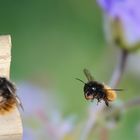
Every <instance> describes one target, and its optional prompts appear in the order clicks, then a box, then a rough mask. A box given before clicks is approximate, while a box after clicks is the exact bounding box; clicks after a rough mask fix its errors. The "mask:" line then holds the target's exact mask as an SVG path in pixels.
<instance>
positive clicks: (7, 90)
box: [0, 77, 23, 115]
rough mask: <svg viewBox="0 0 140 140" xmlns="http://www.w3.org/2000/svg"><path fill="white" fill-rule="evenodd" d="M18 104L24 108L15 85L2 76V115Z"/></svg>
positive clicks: (0, 111)
mask: <svg viewBox="0 0 140 140" xmlns="http://www.w3.org/2000/svg"><path fill="white" fill-rule="evenodd" d="M18 105H20V106H21V108H22V109H23V106H22V104H21V102H20V100H19V98H18V96H17V95H16V88H15V85H14V84H13V83H12V82H11V81H9V80H7V79H6V78H5V77H0V115H3V114H6V113H9V112H10V111H12V110H13V109H14V108H15V107H16V106H18Z"/></svg>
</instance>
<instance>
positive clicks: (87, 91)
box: [76, 69, 122, 106]
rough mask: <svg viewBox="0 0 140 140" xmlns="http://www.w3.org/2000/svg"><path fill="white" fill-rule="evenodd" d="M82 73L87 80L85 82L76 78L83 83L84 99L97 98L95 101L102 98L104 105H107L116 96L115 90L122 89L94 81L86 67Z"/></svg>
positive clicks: (99, 100)
mask: <svg viewBox="0 0 140 140" xmlns="http://www.w3.org/2000/svg"><path fill="white" fill-rule="evenodd" d="M84 74H85V76H86V78H87V80H88V82H87V83H85V82H83V81H82V80H80V79H78V78H76V79H77V80H79V81H81V82H82V83H84V84H85V85H84V96H85V98H86V100H91V101H93V100H94V99H97V102H101V100H103V101H104V102H105V104H106V106H109V102H111V101H114V100H115V99H116V98H117V94H116V91H122V89H112V88H110V87H109V86H107V85H105V84H102V83H99V82H97V81H95V80H94V78H93V77H92V75H91V74H90V72H89V71H88V70H87V69H84Z"/></svg>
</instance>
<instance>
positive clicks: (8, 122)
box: [0, 35, 23, 140]
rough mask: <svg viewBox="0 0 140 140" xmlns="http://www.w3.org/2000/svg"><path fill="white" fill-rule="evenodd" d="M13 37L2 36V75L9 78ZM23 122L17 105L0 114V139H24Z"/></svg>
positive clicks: (0, 64)
mask: <svg viewBox="0 0 140 140" xmlns="http://www.w3.org/2000/svg"><path fill="white" fill-rule="evenodd" d="M10 62H11V37H10V35H5V36H0V76H4V77H6V78H7V79H9V75H10ZM22 132H23V130H22V122H21V118H20V114H19V111H18V109H17V107H15V109H14V110H13V111H11V112H10V113H6V114H4V115H1V114H0V140H22Z"/></svg>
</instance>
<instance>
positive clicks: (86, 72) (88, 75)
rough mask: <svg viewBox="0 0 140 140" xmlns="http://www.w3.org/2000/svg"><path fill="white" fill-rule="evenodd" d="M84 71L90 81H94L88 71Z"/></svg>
mask: <svg viewBox="0 0 140 140" xmlns="http://www.w3.org/2000/svg"><path fill="white" fill-rule="evenodd" d="M83 71H84V74H85V76H86V78H87V80H88V81H94V77H93V76H92V75H91V73H90V72H89V70H88V69H84V70H83Z"/></svg>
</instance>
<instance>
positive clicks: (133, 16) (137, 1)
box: [97, 0, 140, 47]
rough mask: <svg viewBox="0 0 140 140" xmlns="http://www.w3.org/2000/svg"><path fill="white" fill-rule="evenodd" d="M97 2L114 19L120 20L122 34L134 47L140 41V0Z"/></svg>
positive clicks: (99, 0) (126, 43)
mask: <svg viewBox="0 0 140 140" xmlns="http://www.w3.org/2000/svg"><path fill="white" fill-rule="evenodd" d="M97 2H98V4H99V5H100V7H101V8H102V10H103V11H104V13H105V14H106V15H107V16H109V18H110V19H111V20H112V21H114V20H116V19H117V20H119V22H120V25H121V27H120V28H121V29H122V32H121V34H122V35H120V36H121V37H122V40H123V43H124V44H125V45H127V46H129V47H134V46H135V45H136V44H138V43H140V8H139V5H140V0H97ZM114 28H116V27H114ZM121 29H120V30H121Z"/></svg>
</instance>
